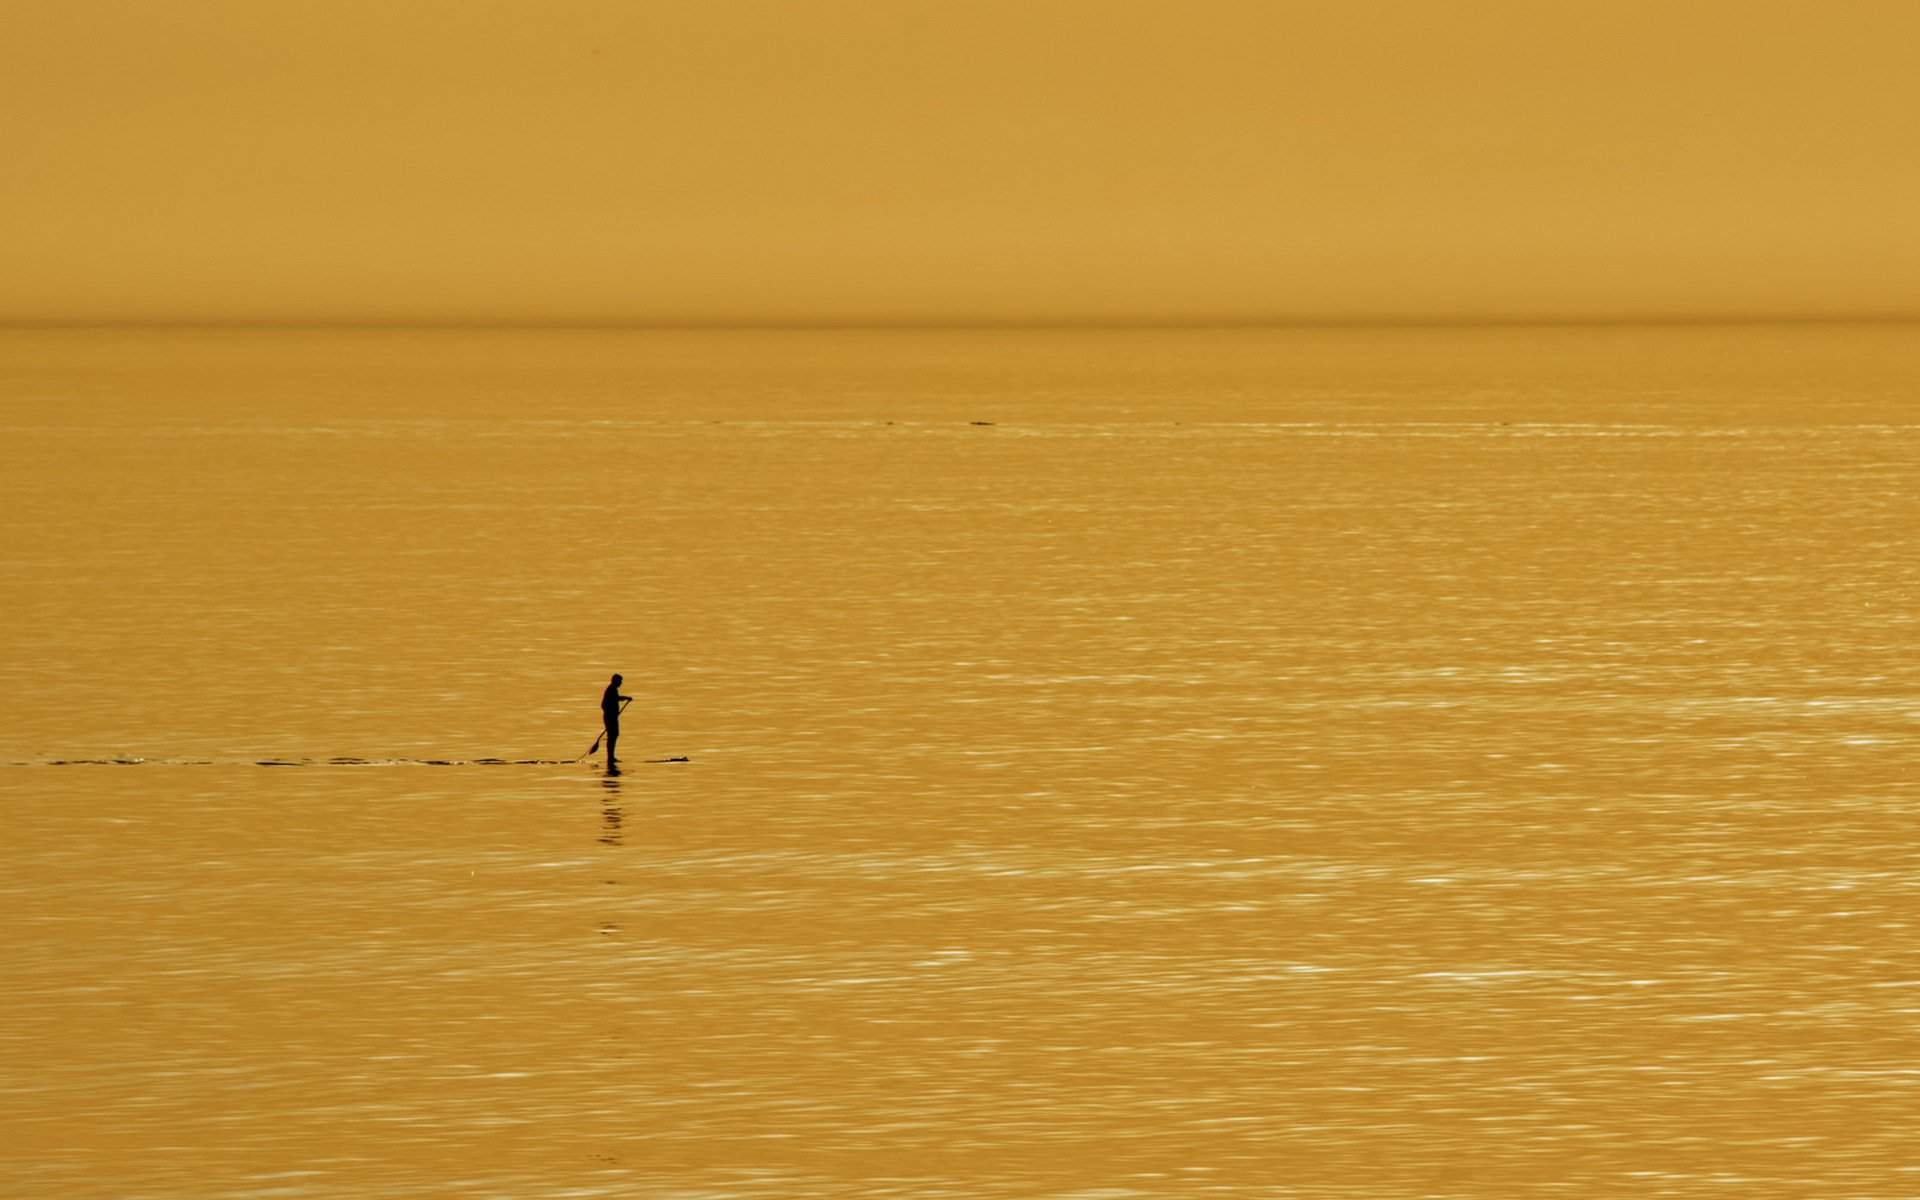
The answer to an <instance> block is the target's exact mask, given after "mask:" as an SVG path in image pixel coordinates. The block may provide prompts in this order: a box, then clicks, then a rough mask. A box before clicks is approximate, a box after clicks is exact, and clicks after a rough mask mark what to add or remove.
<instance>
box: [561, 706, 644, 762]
mask: <svg viewBox="0 0 1920 1200" xmlns="http://www.w3.org/2000/svg"><path fill="white" fill-rule="evenodd" d="M632 703H633V697H632V696H628V697H626V698H625V699H623V700H622V701H620V711H621V712H625V711H627V705H629V704H632ZM606 740H607V731H606V730H604V729H602V730H601V731H600V736H599V737H597V738H595V739H593V745H591V746H588V747H587V754H598V753H600V743H601V742H604V741H606ZM587 754H582V755H581V756H580V758H585V757H586V756H587ZM580 758H576V759H574V760H573V761H575V762H579V761H580Z"/></svg>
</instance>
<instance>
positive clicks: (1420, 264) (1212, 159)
mask: <svg viewBox="0 0 1920 1200" xmlns="http://www.w3.org/2000/svg"><path fill="white" fill-rule="evenodd" d="M0 171H4V173H5V174H4V186H3V187H0V321H12V322H44V321H341V322H355V323H359V322H389V321H396V322H437V323H464V322H522V321H526V322H569V323H572V322H583V323H624V322H633V323H675V324H678V323H706V322H723V323H794V322H797V323H841V324H847V323H870V322H881V323H904V322H933V323H969V322H1019V321H1071V322H1153V321H1172V322H1191V321H1209V320H1226V321H1269V320H1272V321H1297V320H1309V321H1345V320H1400V319H1414V320H1481V319H1529V320H1540V319H1547V320H1552V319H1584V318H1598V319H1614V318H1665V317H1682V318H1701V317H1706V318H1718V317H1742V316H1764V317H1774V316H1808V317H1833V316H1853V315H1875V316H1914V315H1920V0H939V2H936V0H5V2H4V3H0Z"/></svg>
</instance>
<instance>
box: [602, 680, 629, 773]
mask: <svg viewBox="0 0 1920 1200" xmlns="http://www.w3.org/2000/svg"><path fill="white" fill-rule="evenodd" d="M632 699H633V697H632V696H622V695H621V694H620V676H618V675H615V676H614V677H613V682H612V683H609V684H608V685H607V690H606V691H604V692H602V693H600V719H601V720H602V721H603V722H605V724H606V727H607V768H608V769H609V770H611V769H612V768H613V764H614V762H615V761H617V760H616V759H615V758H614V756H613V744H614V743H615V742H617V741H619V740H620V706H621V705H623V704H625V703H626V702H628V701H629V700H632Z"/></svg>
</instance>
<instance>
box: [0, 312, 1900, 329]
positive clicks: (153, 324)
mask: <svg viewBox="0 0 1920 1200" xmlns="http://www.w3.org/2000/svg"><path fill="white" fill-rule="evenodd" d="M1912 324H1920V313H1860V314H1853V315H1818V316H1816V315H1807V314H1773V315H1765V314H1752V315H1702V316H1686V317H1658V316H1610V317H1602V316H1594V317H1431V318H1422V317H1395V318H1383V319H1375V320H1363V319H1357V318H1335V317H1330V318H1324V319H1322V318H1311V319H1291V320H1279V319H1275V320H1262V319H1238V318H1236V319H1221V320H1153V319H1143V320H1085V321H1079V320H1051V321H1016V320H1005V321H1002V320H978V321H966V320H957V321H899V320H893V321H889V320H864V321H860V320H849V321H758V320H746V321H618V320H606V321H585V320H582V321H512V320H505V321H442V320H418V321H414V320H406V321H356V320H285V321H282V320H186V321H145V320H141V321H114V320H46V321H7V320H0V332H23V331H40V332H63V331H72V332H82V331H90V330H91V331H125V332H163V331H179V332H189V331H205V332H217V331H232V332H248V331H257V332H268V331H275V330H278V331H288V332H291V331H303V330H304V331H313V332H323V331H329V330H331V331H339V332H348V331H356V332H377V331H386V330H391V331H394V332H421V333H427V332H446V333H461V332H473V333H487V332H499V333H506V332H533V331H552V332H580V333H709V332H711V333H863V332H871V333H914V332H919V333H947V332H951V333H966V332H982V333H988V332H1009V333H1010V332H1035V333H1045V332H1084V333H1099V332H1115V333H1120V332H1152V331H1165V332H1206V331H1220V332H1229V331H1259V330H1271V331H1276V332H1278V331H1283V330H1301V331H1308V330H1314V331H1319V330H1325V331H1334V330H1364V329H1380V330H1388V329H1407V330H1414V329H1435V330H1439V329H1557V328H1565V329H1603V328H1657V327H1668V326H1672V327H1711V326H1741V325H1747V326H1754V325H1769V326H1793V325H1912Z"/></svg>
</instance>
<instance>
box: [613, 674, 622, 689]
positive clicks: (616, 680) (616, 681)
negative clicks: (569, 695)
mask: <svg viewBox="0 0 1920 1200" xmlns="http://www.w3.org/2000/svg"><path fill="white" fill-rule="evenodd" d="M613 686H615V687H619V686H620V676H618V675H615V676H614V677H613Z"/></svg>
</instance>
